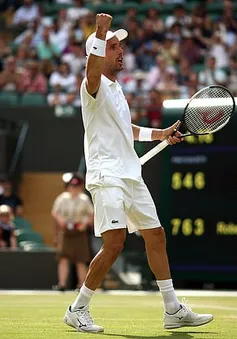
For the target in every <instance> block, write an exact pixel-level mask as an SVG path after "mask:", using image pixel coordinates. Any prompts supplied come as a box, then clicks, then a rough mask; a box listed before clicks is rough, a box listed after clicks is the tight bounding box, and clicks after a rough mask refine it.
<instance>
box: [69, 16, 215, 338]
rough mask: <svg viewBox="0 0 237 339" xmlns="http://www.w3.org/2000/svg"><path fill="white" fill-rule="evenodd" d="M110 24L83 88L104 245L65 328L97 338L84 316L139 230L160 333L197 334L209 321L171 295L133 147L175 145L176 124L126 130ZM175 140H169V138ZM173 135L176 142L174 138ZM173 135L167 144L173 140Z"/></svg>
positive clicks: (90, 176)
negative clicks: (158, 304)
mask: <svg viewBox="0 0 237 339" xmlns="http://www.w3.org/2000/svg"><path fill="white" fill-rule="evenodd" d="M111 22H112V17H111V16H110V15H108V14H104V13H102V14H97V16H96V32H95V33H93V34H92V35H90V36H89V37H88V39H87V41H86V53H87V56H88V60H87V67H86V77H85V79H84V80H83V82H82V86H81V101H82V115H83V122H84V127H85V157H86V165H87V174H86V187H87V189H88V190H89V191H90V193H91V195H92V199H93V203H94V207H95V235H96V236H101V237H102V240H103V245H102V248H101V249H100V251H99V252H98V253H97V255H96V256H95V258H94V259H93V260H92V262H91V264H90V267H89V271H88V274H87V276H86V279H85V282H84V284H83V286H82V287H81V290H80V293H79V295H78V296H77V298H76V300H75V301H74V303H73V304H72V305H70V306H69V307H68V309H67V310H66V314H65V316H64V322H65V323H66V324H67V325H69V326H72V327H74V328H75V329H76V330H77V331H79V332H94V333H95V332H103V331H104V329H103V327H102V326H99V325H96V324H95V323H94V321H93V319H92V317H91V315H90V312H89V305H90V301H91V298H92V296H93V294H94V292H95V290H96V288H98V287H99V286H100V284H101V282H102V280H103V279H104V277H105V275H106V273H107V272H108V271H109V270H110V268H111V266H112V264H113V263H114V262H115V260H116V259H117V258H118V256H119V254H120V253H121V251H122V249H123V244H124V241H125V237H126V228H128V231H129V232H130V233H131V232H134V231H136V230H139V231H140V233H141V235H142V237H143V239H144V241H145V246H146V253H147V258H148V262H149V266H150V268H151V270H152V272H153V273H154V275H155V276H156V279H157V285H158V286H159V289H160V292H161V295H162V299H163V302H164V309H165V312H164V327H165V328H167V329H169V328H170V329H171V328H178V327H182V326H198V325H203V324H206V323H208V322H210V321H211V320H212V319H213V316H212V315H211V314H197V313H193V312H192V311H191V310H190V309H189V308H187V307H186V306H185V305H184V304H181V303H180V302H179V301H178V299H177V297H176V294H175V291H174V288H173V283H172V279H171V275H170V269H169V263H168V258H167V253H166V239H165V232H164V229H163V227H162V226H161V224H160V221H159V219H158V216H157V212H156V208H155V205H154V202H153V200H152V197H151V195H150V193H149V191H148V189H147V187H146V185H145V183H144V181H143V180H142V176H141V165H140V161H139V158H138V156H137V155H136V152H135V151H134V148H133V144H134V140H139V141H152V140H164V139H167V140H168V142H169V144H170V145H173V144H176V143H178V142H180V141H181V140H180V138H178V137H177V136H178V135H179V132H175V129H176V127H177V126H178V124H179V121H177V122H176V123H175V124H174V125H173V126H171V127H168V128H166V129H150V128H143V127H141V128H140V127H138V126H135V125H132V124H131V114H130V111H129V107H128V104H127V102H126V100H125V97H124V94H123V92H122V89H121V87H120V85H119V84H118V82H117V81H116V76H117V74H118V72H120V71H122V70H123V49H122V47H121V43H120V42H121V41H122V40H123V39H125V38H126V37H127V35H128V33H127V31H125V30H124V29H119V30H117V31H116V32H112V31H110V30H109V29H110V26H111ZM174 132H175V133H174ZM173 133H174V135H173ZM172 135H173V136H172Z"/></svg>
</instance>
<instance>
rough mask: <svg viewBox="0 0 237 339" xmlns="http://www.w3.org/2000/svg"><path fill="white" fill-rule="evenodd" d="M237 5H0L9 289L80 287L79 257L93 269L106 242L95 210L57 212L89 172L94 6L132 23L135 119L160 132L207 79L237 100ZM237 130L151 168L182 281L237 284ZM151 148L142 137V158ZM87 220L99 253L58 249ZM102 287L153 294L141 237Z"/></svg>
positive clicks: (1, 159) (197, 141) (3, 223)
mask: <svg viewBox="0 0 237 339" xmlns="http://www.w3.org/2000/svg"><path fill="white" fill-rule="evenodd" d="M236 9H237V2H236V1H234V0H233V1H229V0H223V1H220V0H215V1H212V0H209V1H208V0H206V1H204V0H203V1H196V0H195V1H193V0H186V1H184V0H183V1H182V0H180V1H178V0H160V1H159V0H154V1H145V0H143V1H135V0H133V1H125V0H107V1H106V0H103V1H96V0H94V1H93V0H87V1H86V0H85V1H83V0H55V1H33V0H22V1H17V0H15V1H14V0H8V1H7V0H6V1H4V0H3V1H2V0H0V139H1V142H0V205H1V206H2V207H1V206H0V267H1V270H0V289H51V288H52V286H53V289H57V290H61V291H64V290H66V289H75V288H78V287H80V283H79V280H80V279H79V273H80V274H84V273H85V268H80V267H81V266H80V265H78V263H79V264H80V263H81V262H83V265H85V266H86V267H87V266H88V264H89V262H90V260H91V258H92V256H93V255H94V254H95V253H96V252H97V250H98V249H99V248H100V246H101V240H100V239H96V238H94V236H93V222H92V221H91V219H90V220H89V219H87V220H86V221H85V219H83V221H82V220H81V219H80V220H76V221H75V220H71V219H73V218H74V212H68V213H69V214H70V213H72V214H73V217H72V216H71V217H70V218H71V219H70V218H69V217H68V218H69V219H70V220H69V219H68V220H66V221H65V220H64V221H65V222H64V223H63V226H62V225H61V226H60V222H59V221H58V220H59V219H58V218H57V216H55V214H54V212H52V209H53V206H55V205H54V203H55V199H57V197H58V196H59V195H60V194H62V193H66V194H68V195H66V197H67V198H68V199H69V198H70V197H72V196H71V195H70V194H72V193H71V190H68V183H69V181H70V180H71V179H72V177H73V176H74V177H75V176H79V177H80V180H82V182H83V178H84V175H85V164H84V156H83V126H82V121H81V113H80V107H81V102H80V96H79V88H80V84H81V81H82V79H83V77H84V73H85V62H86V58H85V49H84V47H85V40H86V39H87V37H88V36H89V35H90V34H91V33H92V32H94V31H95V16H96V14H97V13H101V12H104V13H108V14H110V15H112V16H113V27H112V28H113V30H115V29H117V28H125V29H127V30H128V32H129V36H128V38H127V39H126V41H124V46H123V47H124V70H123V72H121V73H120V74H119V79H118V80H119V82H120V84H121V86H122V87H123V91H124V93H125V95H126V98H127V100H128V103H129V105H130V108H131V115H132V121H133V122H134V123H136V124H138V125H142V126H148V127H155V128H159V127H164V126H168V125H170V124H172V123H174V122H175V121H176V120H177V119H178V118H180V115H181V113H182V110H183V108H184V107H185V103H186V100H187V99H188V98H190V97H191V96H192V95H193V94H194V93H195V92H196V91H198V90H199V89H201V88H203V87H205V86H208V85H211V84H219V85H222V86H226V87H228V88H229V90H231V91H232V93H233V94H234V95H235V96H236V95H237V15H236ZM236 127H237V119H236V118H235V116H234V117H233V119H232V121H231V123H230V124H229V125H228V126H227V127H226V128H225V129H224V130H222V131H221V132H220V133H217V134H215V135H211V136H202V137H199V138H196V137H189V138H187V139H186V140H185V142H184V143H182V145H178V146H174V147H170V148H167V149H166V150H165V151H164V152H163V153H161V154H160V155H158V156H157V157H155V158H153V159H152V160H151V161H149V162H148V163H147V164H146V165H144V168H143V174H144V179H145V181H146V183H147V185H148V187H149V189H150V190H151V193H152V195H153V198H154V200H155V202H156V205H157V209H158V213H159V216H160V219H161V222H162V224H163V226H164V227H165V229H166V233H167V240H168V252H169V255H170V264H171V269H172V275H173V279H174V283H175V286H176V287H179V288H187V289H188V288H198V289H235V288H236V282H237V259H236V254H235V248H236V239H237V238H236V237H237V211H236V201H237V200H236V192H237V141H236V138H235V131H236ZM152 146H154V143H135V149H136V151H137V153H138V155H139V156H141V155H143V154H144V153H145V152H146V151H148V149H149V148H151V147H152ZM65 174H67V175H66V176H65ZM82 182H80V184H81V183H82ZM69 186H70V185H69ZM79 193H80V194H84V195H85V196H86V197H87V198H88V199H90V198H89V196H88V193H87V192H84V190H83V191H80V192H79ZM79 193H78V194H79ZM83 199H84V198H83ZM83 199H82V200H83ZM88 203H89V202H88ZM78 204H80V202H78ZM7 206H8V207H10V209H9V208H8V207H7ZM78 206H79V205H78ZM88 213H89V212H88ZM83 218H84V217H83ZM81 223H83V224H85V225H86V227H85V228H84V229H83V231H85V232H86V234H87V237H86V242H88V248H89V257H88V255H87V256H86V259H85V258H84V259H80V258H79V259H77V260H76V261H74V260H72V259H71V257H69V256H68V255H67V254H65V253H62V252H60V251H61V250H62V248H60V249H59V247H60V246H59V245H60V244H61V243H60V241H61V240H62V239H63V236H64V235H65V229H67V230H70V227H71V226H72V227H74V231H75V230H76V229H79V227H78V224H81ZM65 225H66V226H65ZM69 225H70V227H69ZM73 225H74V226H73ZM88 248H87V249H85V250H86V251H87V252H88ZM87 254H88V253H87ZM59 255H60V256H61V257H60V258H61V259H63V260H64V259H66V260H64V261H63V260H62V261H60V260H59ZM60 262H61V264H62V262H63V263H64V264H62V265H60ZM83 267H84V266H83ZM79 271H80V272H79ZM78 272H79V273H78ZM65 281H66V282H65ZM102 288H103V289H146V290H152V289H156V284H155V282H154V277H153V275H152V274H151V272H150V271H149V269H148V268H147V261H146V258H145V253H144V244H143V241H142V239H141V237H140V235H139V233H137V234H133V235H130V236H129V237H128V238H127V241H126V244H125V248H124V251H123V253H122V255H121V257H120V258H119V259H118V260H117V261H116V263H115V264H114V266H113V268H112V269H111V271H110V272H109V274H108V275H107V276H106V278H105V280H104V282H103V285H102Z"/></svg>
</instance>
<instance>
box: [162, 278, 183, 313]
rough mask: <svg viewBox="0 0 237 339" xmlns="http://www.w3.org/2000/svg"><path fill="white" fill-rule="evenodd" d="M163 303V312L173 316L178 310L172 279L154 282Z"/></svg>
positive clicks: (178, 305) (178, 304)
mask: <svg viewBox="0 0 237 339" xmlns="http://www.w3.org/2000/svg"><path fill="white" fill-rule="evenodd" d="M156 283H157V285H158V286H159V289H160V293H161V295H162V299H163V302H164V308H165V311H166V312H167V313H169V314H174V313H176V312H177V311H178V310H179V309H180V303H179V301H178V299H177V297H176V294H175V291H174V287H173V281H172V279H167V280H156Z"/></svg>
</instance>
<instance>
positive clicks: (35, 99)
mask: <svg viewBox="0 0 237 339" xmlns="http://www.w3.org/2000/svg"><path fill="white" fill-rule="evenodd" d="M21 104H22V105H25V106H44V105H46V104H47V101H46V98H45V96H44V95H43V94H41V93H24V94H23V96H22V97H21Z"/></svg>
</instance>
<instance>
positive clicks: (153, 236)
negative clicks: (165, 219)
mask: <svg viewBox="0 0 237 339" xmlns="http://www.w3.org/2000/svg"><path fill="white" fill-rule="evenodd" d="M145 241H146V245H147V246H148V247H149V249H151V250H156V251H157V250H158V251H159V252H160V251H166V236H165V231H164V228H163V227H157V228H154V229H152V230H150V234H149V238H148V239H147V240H145Z"/></svg>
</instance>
